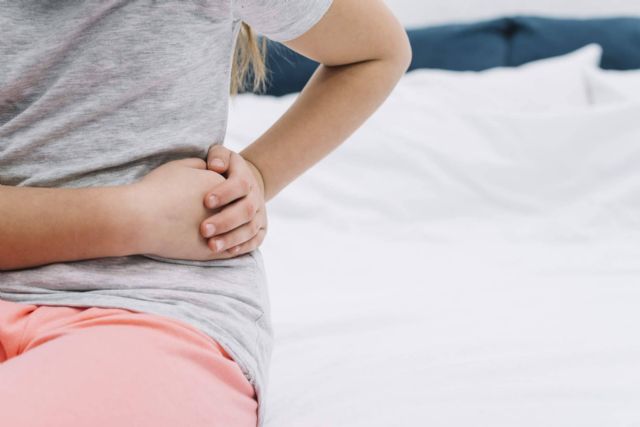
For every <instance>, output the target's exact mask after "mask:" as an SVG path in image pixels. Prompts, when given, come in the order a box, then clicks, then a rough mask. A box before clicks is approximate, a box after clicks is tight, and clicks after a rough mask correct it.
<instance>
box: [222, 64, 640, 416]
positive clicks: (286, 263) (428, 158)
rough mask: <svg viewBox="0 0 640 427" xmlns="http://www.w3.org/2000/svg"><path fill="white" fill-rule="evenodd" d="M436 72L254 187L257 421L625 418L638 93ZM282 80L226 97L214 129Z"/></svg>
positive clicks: (245, 114)
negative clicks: (485, 89) (266, 300)
mask: <svg viewBox="0 0 640 427" xmlns="http://www.w3.org/2000/svg"><path fill="white" fill-rule="evenodd" d="M565 65H566V64H565ZM512 72H513V73H524V70H518V69H514V70H513V71H512ZM566 72H574V73H576V81H578V82H581V80H580V78H581V75H582V74H581V71H580V70H572V71H566ZM558 74H560V73H558ZM547 75H548V76H553V75H554V73H550V74H547ZM455 76H456V75H455V74H452V78H454V79H455V78H456V77H455ZM483 76H484V74H482V73H479V74H478V75H477V78H478V79H479V80H478V88H481V86H482V84H483V83H482V81H481V80H482V79H484V78H485V77H483ZM432 77H433V76H431V75H430V74H429V72H427V71H425V72H424V73H423V75H422V76H420V75H419V74H415V75H411V73H410V74H408V75H407V76H405V77H404V78H403V80H402V81H401V82H400V83H399V85H398V87H397V88H396V91H394V93H393V94H392V96H391V97H390V98H389V99H388V100H387V102H385V104H384V105H383V106H382V107H381V108H380V109H379V110H378V111H377V112H376V113H375V114H374V116H373V117H372V118H371V119H370V120H369V121H368V122H367V123H366V124H365V125H364V126H363V127H362V128H361V129H359V130H358V131H357V132H356V133H355V134H354V135H353V136H352V137H351V138H350V139H349V140H347V141H346V142H345V143H344V144H343V145H342V146H341V147H339V148H338V149H337V150H335V151H334V152H332V153H331V154H330V155H329V156H327V157H326V158H325V159H324V160H323V161H321V162H320V163H318V164H317V165H316V166H314V167H313V168H312V169H310V170H309V171H307V173H305V174H304V175H303V176H301V177H300V178H299V179H298V180H296V181H294V182H293V183H291V184H290V185H289V186H288V187H286V188H285V189H284V190H283V191H282V192H281V193H280V194H279V195H278V196H276V198H274V199H273V200H272V201H270V202H269V204H268V205H267V210H268V215H269V221H270V222H269V230H268V234H267V238H266V240H265V242H264V243H263V245H262V252H263V254H264V257H265V265H266V268H267V274H268V277H269V285H270V295H271V304H272V306H271V316H272V318H273V322H274V328H275V334H276V339H275V349H274V353H273V359H272V365H271V374H270V384H269V390H268V392H269V397H268V401H267V417H266V419H267V423H266V425H267V426H269V427H293V426H296V427H297V426H306V427H316V426H317V427H320V426H323V427H324V426H336V427H343V426H344V427H347V426H349V427H358V426H367V427H372V426H430V427H463V426H464V427H468V426H491V427H503V426H504V427H507V426H509V427H512V426H518V427H528V426H532V427H533V426H536V427H541V426H544V427H555V426H557V427H569V426H580V427H587V426H594V427H595V426H599V427H602V426H607V427H612V426H640V310H639V307H640V239H639V237H640V120H638V119H637V118H638V117H640V100H638V101H639V102H631V101H630V102H624V103H617V104H611V103H609V104H607V105H591V104H588V101H584V104H583V105H581V104H580V102H582V101H576V103H577V104H576V105H573V106H571V105H569V106H568V105H566V104H565V105H562V108H558V109H555V110H554V108H553V105H555V100H554V99H551V98H553V96H558V97H563V94H562V93H557V94H554V92H553V91H550V92H549V93H548V94H545V96H546V97H548V98H550V99H545V100H542V101H546V105H543V104H545V102H536V103H534V104H535V105H538V106H539V110H538V111H532V110H531V105H532V104H531V103H526V107H527V108H526V111H524V109H523V111H518V110H517V108H516V109H514V106H513V105H516V106H517V105H520V106H522V105H523V103H522V102H521V101H522V99H514V101H517V102H515V104H513V105H509V103H508V102H506V101H508V100H503V101H505V102H506V103H505V104H504V105H502V107H503V108H502V109H501V106H500V105H497V104H496V105H493V106H492V108H491V110H487V109H483V108H482V107H479V106H478V104H477V103H474V102H473V100H472V99H469V103H468V105H469V106H472V107H469V108H464V107H463V106H460V105H451V104H447V103H446V102H445V100H443V99H441V98H437V97H435V95H434V97H428V96H426V94H427V93H428V92H427V90H428V87H429V82H430V81H431V79H432ZM433 78H435V77H433ZM437 78H438V79H440V78H441V76H440V75H438V76H437ZM529 78H530V79H533V80H531V81H526V79H525V81H523V82H521V83H520V84H521V85H522V86H523V90H524V88H525V87H527V86H526V85H529V86H531V85H532V84H533V82H535V79H536V78H537V77H535V76H531V77H529ZM546 78H547V79H551V78H552V77H546ZM557 78H558V79H559V80H558V81H562V79H566V76H560V75H558V76H557ZM506 80H509V81H510V82H511V83H509V84H512V85H513V84H516V83H514V81H515V80H513V79H506ZM438 81H439V80H438ZM546 83H552V82H550V81H549V80H547V81H546ZM465 84H469V83H468V82H467V83H465ZM439 87H440V88H441V89H442V86H439ZM491 87H492V89H491V90H493V86H491ZM573 89H575V88H573ZM573 89H571V90H573ZM584 89H585V91H588V88H587V87H585V88H584ZM478 91H480V92H481V91H482V90H481V89H478ZM559 91H560V92H561V90H559ZM472 92H473V93H475V92H474V91H469V96H470V97H471V96H474V95H473V94H472ZM485 95H486V94H484V95H482V96H485ZM438 96H440V95H438ZM518 96H519V97H522V96H524V95H522V93H521V92H520V93H519V95H518ZM294 97H295V95H293V96H287V97H283V98H270V97H259V96H254V95H241V96H240V97H239V98H238V99H236V100H234V101H233V103H232V108H231V115H230V122H229V131H228V134H227V138H228V140H227V141H226V145H228V146H230V148H233V149H236V150H239V149H240V148H241V147H242V146H244V145H246V144H248V143H249V142H250V141H251V140H252V139H253V138H256V137H257V136H258V135H259V134H260V132H262V131H263V130H265V129H266V128H267V127H268V126H269V125H270V124H271V123H272V122H273V121H274V120H275V119H276V118H277V117H278V116H279V114H281V113H282V112H284V110H285V109H286V108H287V106H288V105H290V103H291V102H292V101H293V99H294ZM445 98H446V97H445ZM562 99H565V100H566V99H567V98H566V97H564V98H562ZM572 99H573V98H572ZM585 99H587V98H585ZM537 101H541V100H540V99H538V100H537Z"/></svg>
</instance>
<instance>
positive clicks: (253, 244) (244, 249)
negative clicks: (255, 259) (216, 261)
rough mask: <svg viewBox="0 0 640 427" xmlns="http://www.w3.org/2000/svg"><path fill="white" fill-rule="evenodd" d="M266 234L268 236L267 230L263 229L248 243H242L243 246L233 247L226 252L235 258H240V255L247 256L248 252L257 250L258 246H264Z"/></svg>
mask: <svg viewBox="0 0 640 427" xmlns="http://www.w3.org/2000/svg"><path fill="white" fill-rule="evenodd" d="M266 234H267V229H266V228H261V229H259V230H258V232H257V233H256V235H255V236H253V237H252V238H251V239H249V240H247V241H246V242H244V243H241V244H239V245H237V246H233V247H231V248H229V249H227V250H226V251H225V252H226V253H230V254H232V255H233V256H238V255H241V254H246V253H248V252H251V251H253V250H254V249H255V248H257V247H258V246H260V245H261V244H262V242H263V241H264V238H265V236H266Z"/></svg>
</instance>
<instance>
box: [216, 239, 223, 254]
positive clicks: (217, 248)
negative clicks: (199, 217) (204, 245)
mask: <svg viewBox="0 0 640 427" xmlns="http://www.w3.org/2000/svg"><path fill="white" fill-rule="evenodd" d="M223 246H224V242H223V241H222V240H216V251H217V252H220V251H221V250H222V247H223Z"/></svg>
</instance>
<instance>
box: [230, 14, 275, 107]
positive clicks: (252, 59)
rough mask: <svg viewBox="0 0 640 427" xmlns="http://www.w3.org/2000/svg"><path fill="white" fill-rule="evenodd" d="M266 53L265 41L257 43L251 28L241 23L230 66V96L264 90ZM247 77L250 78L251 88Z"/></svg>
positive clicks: (263, 38) (264, 39)
mask: <svg viewBox="0 0 640 427" xmlns="http://www.w3.org/2000/svg"><path fill="white" fill-rule="evenodd" d="M266 52H267V39H266V38H265V37H262V41H261V42H260V43H258V38H257V36H256V34H255V33H254V32H253V30H252V28H251V27H250V26H249V25H248V24H246V23H245V22H242V25H241V27H240V32H239V33H238V40H237V42H236V49H235V52H234V54H233V62H232V64H231V88H230V93H231V95H236V94H238V92H239V91H244V90H250V91H251V92H258V91H261V90H263V89H264V87H265V83H266V77H267V67H266V63H265V57H266ZM248 77H251V86H249V82H248V80H249V79H248Z"/></svg>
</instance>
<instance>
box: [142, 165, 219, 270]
mask: <svg viewBox="0 0 640 427" xmlns="http://www.w3.org/2000/svg"><path fill="white" fill-rule="evenodd" d="M224 181H225V178H224V177H223V176H222V175H221V174H219V173H216V172H214V171H210V170H207V164H206V162H205V161H204V160H202V159H200V158H186V159H181V160H174V161H171V162H167V163H165V164H163V165H162V166H159V167H157V168H156V169H154V170H152V171H151V172H150V173H148V174H147V175H146V176H144V177H143V178H142V179H141V180H140V181H138V182H135V183H133V184H131V195H132V196H131V200H132V204H134V205H135V214H136V218H139V221H138V223H137V229H136V231H135V233H136V235H135V237H136V238H137V240H139V241H140V242H139V243H138V245H139V246H138V247H139V248H140V250H139V252H138V253H144V254H151V255H157V256H160V257H165V258H174V259H189V260H198V261H205V260H211V259H217V258H221V257H220V256H218V255H217V254H214V253H212V252H211V250H210V249H209V247H208V246H207V240H206V239H204V238H203V237H202V236H201V235H200V233H199V232H198V226H199V225H200V223H201V222H202V221H203V220H204V219H205V218H208V217H209V216H210V215H211V213H212V211H211V210H210V209H208V208H207V207H206V206H205V205H204V204H203V203H202V200H203V198H204V196H205V194H207V192H209V191H210V190H211V188H212V187H216V186H217V185H219V184H220V183H222V182H224Z"/></svg>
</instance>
